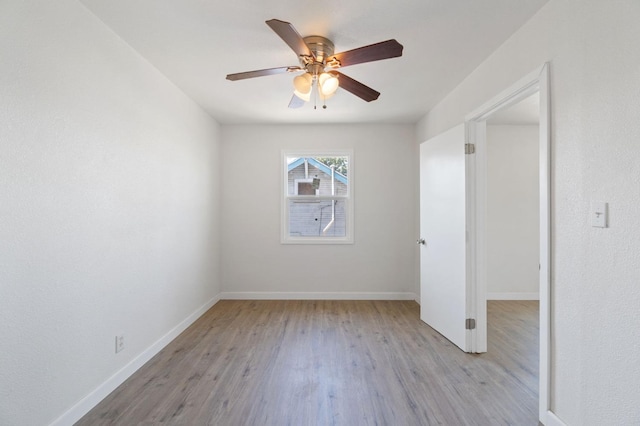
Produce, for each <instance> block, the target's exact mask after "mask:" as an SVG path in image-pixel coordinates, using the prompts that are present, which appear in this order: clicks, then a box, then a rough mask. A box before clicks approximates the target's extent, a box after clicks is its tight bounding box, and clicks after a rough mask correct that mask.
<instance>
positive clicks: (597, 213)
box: [591, 201, 609, 228]
mask: <svg viewBox="0 0 640 426" xmlns="http://www.w3.org/2000/svg"><path fill="white" fill-rule="evenodd" d="M608 216H609V214H608V205H607V203H605V202H604V201H592V202H591V226H593V227H594V228H606V227H607V223H608Z"/></svg>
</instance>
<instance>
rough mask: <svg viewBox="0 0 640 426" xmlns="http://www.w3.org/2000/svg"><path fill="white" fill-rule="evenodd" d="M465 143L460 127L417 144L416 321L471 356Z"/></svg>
mask: <svg viewBox="0 0 640 426" xmlns="http://www.w3.org/2000/svg"><path fill="white" fill-rule="evenodd" d="M464 145H465V128H464V124H461V125H459V126H456V127H454V128H452V129H450V130H448V131H446V132H444V133H442V134H440V135H438V136H436V137H434V138H432V139H429V140H428V141H426V142H424V143H422V144H421V145H420V238H421V240H424V243H423V244H422V245H421V246H420V318H421V319H422V320H423V321H424V322H426V323H427V324H429V325H430V326H431V327H432V328H434V329H435V330H436V331H438V332H439V333H440V334H442V335H443V336H444V337H446V338H447V339H449V340H450V341H451V342H453V343H454V344H456V345H457V346H458V347H460V349H462V350H464V351H466V352H470V351H471V347H470V342H471V339H470V337H471V335H470V333H471V332H470V331H468V330H467V329H466V323H465V320H466V318H467V297H466V294H467V273H466V270H467V264H466V214H465V206H466V202H465V200H466V185H465V169H466V159H465V150H464ZM419 242H420V241H419Z"/></svg>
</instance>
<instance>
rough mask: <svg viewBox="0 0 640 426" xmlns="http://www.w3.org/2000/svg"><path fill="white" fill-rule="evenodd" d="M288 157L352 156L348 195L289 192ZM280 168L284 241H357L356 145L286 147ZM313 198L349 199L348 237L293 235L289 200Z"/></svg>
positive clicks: (344, 242)
mask: <svg viewBox="0 0 640 426" xmlns="http://www.w3.org/2000/svg"><path fill="white" fill-rule="evenodd" d="M287 157H349V175H348V180H349V184H348V186H347V195H335V196H330V195H329V196H321V195H315V196H314V195H288V192H289V179H288V178H289V176H288V172H287ZM280 159H281V164H280V169H281V171H282V173H281V176H282V178H281V179H282V182H281V186H280V197H281V202H280V212H281V215H280V216H281V223H280V242H281V243H282V244H353V243H354V235H355V232H354V231H355V230H354V194H355V190H354V188H355V185H354V174H355V173H354V170H355V168H354V163H355V161H354V155H353V150H352V149H336V150H323V149H318V150H298V149H296V150H289V149H287V150H282V153H281V156H280ZM304 198H309V199H313V200H318V201H322V200H336V199H337V200H345V201H346V210H345V212H346V218H345V219H346V222H345V227H346V235H345V236H344V237H292V236H290V235H289V200H290V199H304Z"/></svg>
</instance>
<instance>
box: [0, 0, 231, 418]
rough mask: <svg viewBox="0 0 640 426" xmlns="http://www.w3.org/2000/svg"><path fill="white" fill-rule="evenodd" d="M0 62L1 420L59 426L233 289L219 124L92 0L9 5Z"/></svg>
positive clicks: (0, 31) (1, 15)
mask: <svg viewBox="0 0 640 426" xmlns="http://www.w3.org/2000/svg"><path fill="white" fill-rule="evenodd" d="M0 57H1V58H2V65H1V66H0V183H1V190H0V345H1V350H0V424H2V425H8V426H13V425H44V424H49V423H51V422H52V421H54V420H55V419H57V418H58V417H59V416H61V415H63V413H65V412H66V410H68V409H70V408H71V407H72V406H74V404H76V403H77V402H78V401H79V400H80V399H81V398H84V397H86V396H87V395H89V394H90V393H91V392H92V391H94V389H96V388H97V387H98V386H100V385H102V384H103V383H105V381H106V380H107V379H109V378H110V377H111V376H112V375H114V374H115V373H116V372H118V371H119V370H121V369H122V368H124V367H125V366H126V365H127V363H129V362H130V361H132V360H133V359H134V358H135V357H136V356H137V355H139V354H141V353H142V352H143V351H144V350H146V349H147V348H149V347H150V346H151V345H152V344H153V343H154V342H157V341H158V340H159V339H161V338H162V337H163V336H165V335H166V334H167V333H169V332H170V331H171V330H173V329H174V328H175V327H176V326H178V325H180V324H181V322H182V321H183V320H185V319H186V318H188V317H189V316H190V315H191V314H193V313H194V312H197V311H198V310H199V309H200V308H201V307H203V305H205V306H206V305H207V303H209V302H210V301H211V300H212V299H213V298H214V296H215V295H217V294H218V293H219V289H220V282H219V267H218V257H219V250H218V228H219V226H218V222H219V213H218V207H219V205H218V203H219V201H218V197H219V181H220V178H219V176H218V174H219V153H218V151H219V147H218V145H219V137H220V136H219V126H218V124H217V123H216V122H215V121H214V120H212V119H211V118H210V117H209V116H207V115H206V114H205V113H204V112H203V111H202V110H201V109H200V108H199V107H198V106H196V105H195V104H194V103H193V102H192V101H190V100H189V99H188V98H187V97H186V96H185V95H183V94H182V93H181V92H180V91H179V90H177V89H176V87H175V86H173V85H172V84H171V83H169V82H168V80H166V79H165V78H164V77H163V76H162V75H160V74H159V72H158V71H157V70H155V68H153V67H152V66H151V65H149V63H147V62H146V61H145V60H143V59H141V57H139V56H138V55H137V54H136V53H135V52H134V51H133V50H132V49H131V48H129V47H128V46H127V45H126V44H124V43H123V42H122V41H121V40H120V39H119V38H118V37H117V36H115V35H114V34H113V33H112V32H111V31H110V30H109V29H107V28H106V27H105V26H104V25H102V24H101V22H100V21H99V20H97V19H96V18H95V17H94V16H93V15H91V13H89V12H88V11H87V10H86V9H85V8H84V7H82V6H80V5H79V3H78V2H76V1H72V0H61V1H56V2H47V1H22V0H20V1H18V0H10V1H3V2H1V3H0ZM117 334H123V335H124V336H125V343H126V347H125V349H124V351H123V352H121V353H119V354H117V355H116V354H115V350H114V344H115V343H114V339H115V336H116V335H117ZM103 390H104V389H103ZM72 419H73V415H71V416H70V417H67V418H66V422H70V421H72Z"/></svg>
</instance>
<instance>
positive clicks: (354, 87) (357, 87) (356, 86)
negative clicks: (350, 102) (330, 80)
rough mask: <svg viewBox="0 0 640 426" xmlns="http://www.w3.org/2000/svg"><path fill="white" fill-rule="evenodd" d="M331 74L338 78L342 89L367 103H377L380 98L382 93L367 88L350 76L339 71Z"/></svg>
mask: <svg viewBox="0 0 640 426" xmlns="http://www.w3.org/2000/svg"><path fill="white" fill-rule="evenodd" d="M330 73H331V74H333V75H335V76H337V77H338V81H339V82H340V87H341V88H343V89H344V90H346V91H347V92H351V93H353V94H354V95H356V96H357V97H359V98H361V99H363V100H365V101H367V102H371V101H375V100H376V99H378V96H380V92H378V91H375V90H373V89H372V88H371V87H369V86H365V85H364V84H362V83H360V82H359V81H357V80H354V79H352V78H351V77H349V76H348V75H344V74H342V73H340V72H338V71H330Z"/></svg>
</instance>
